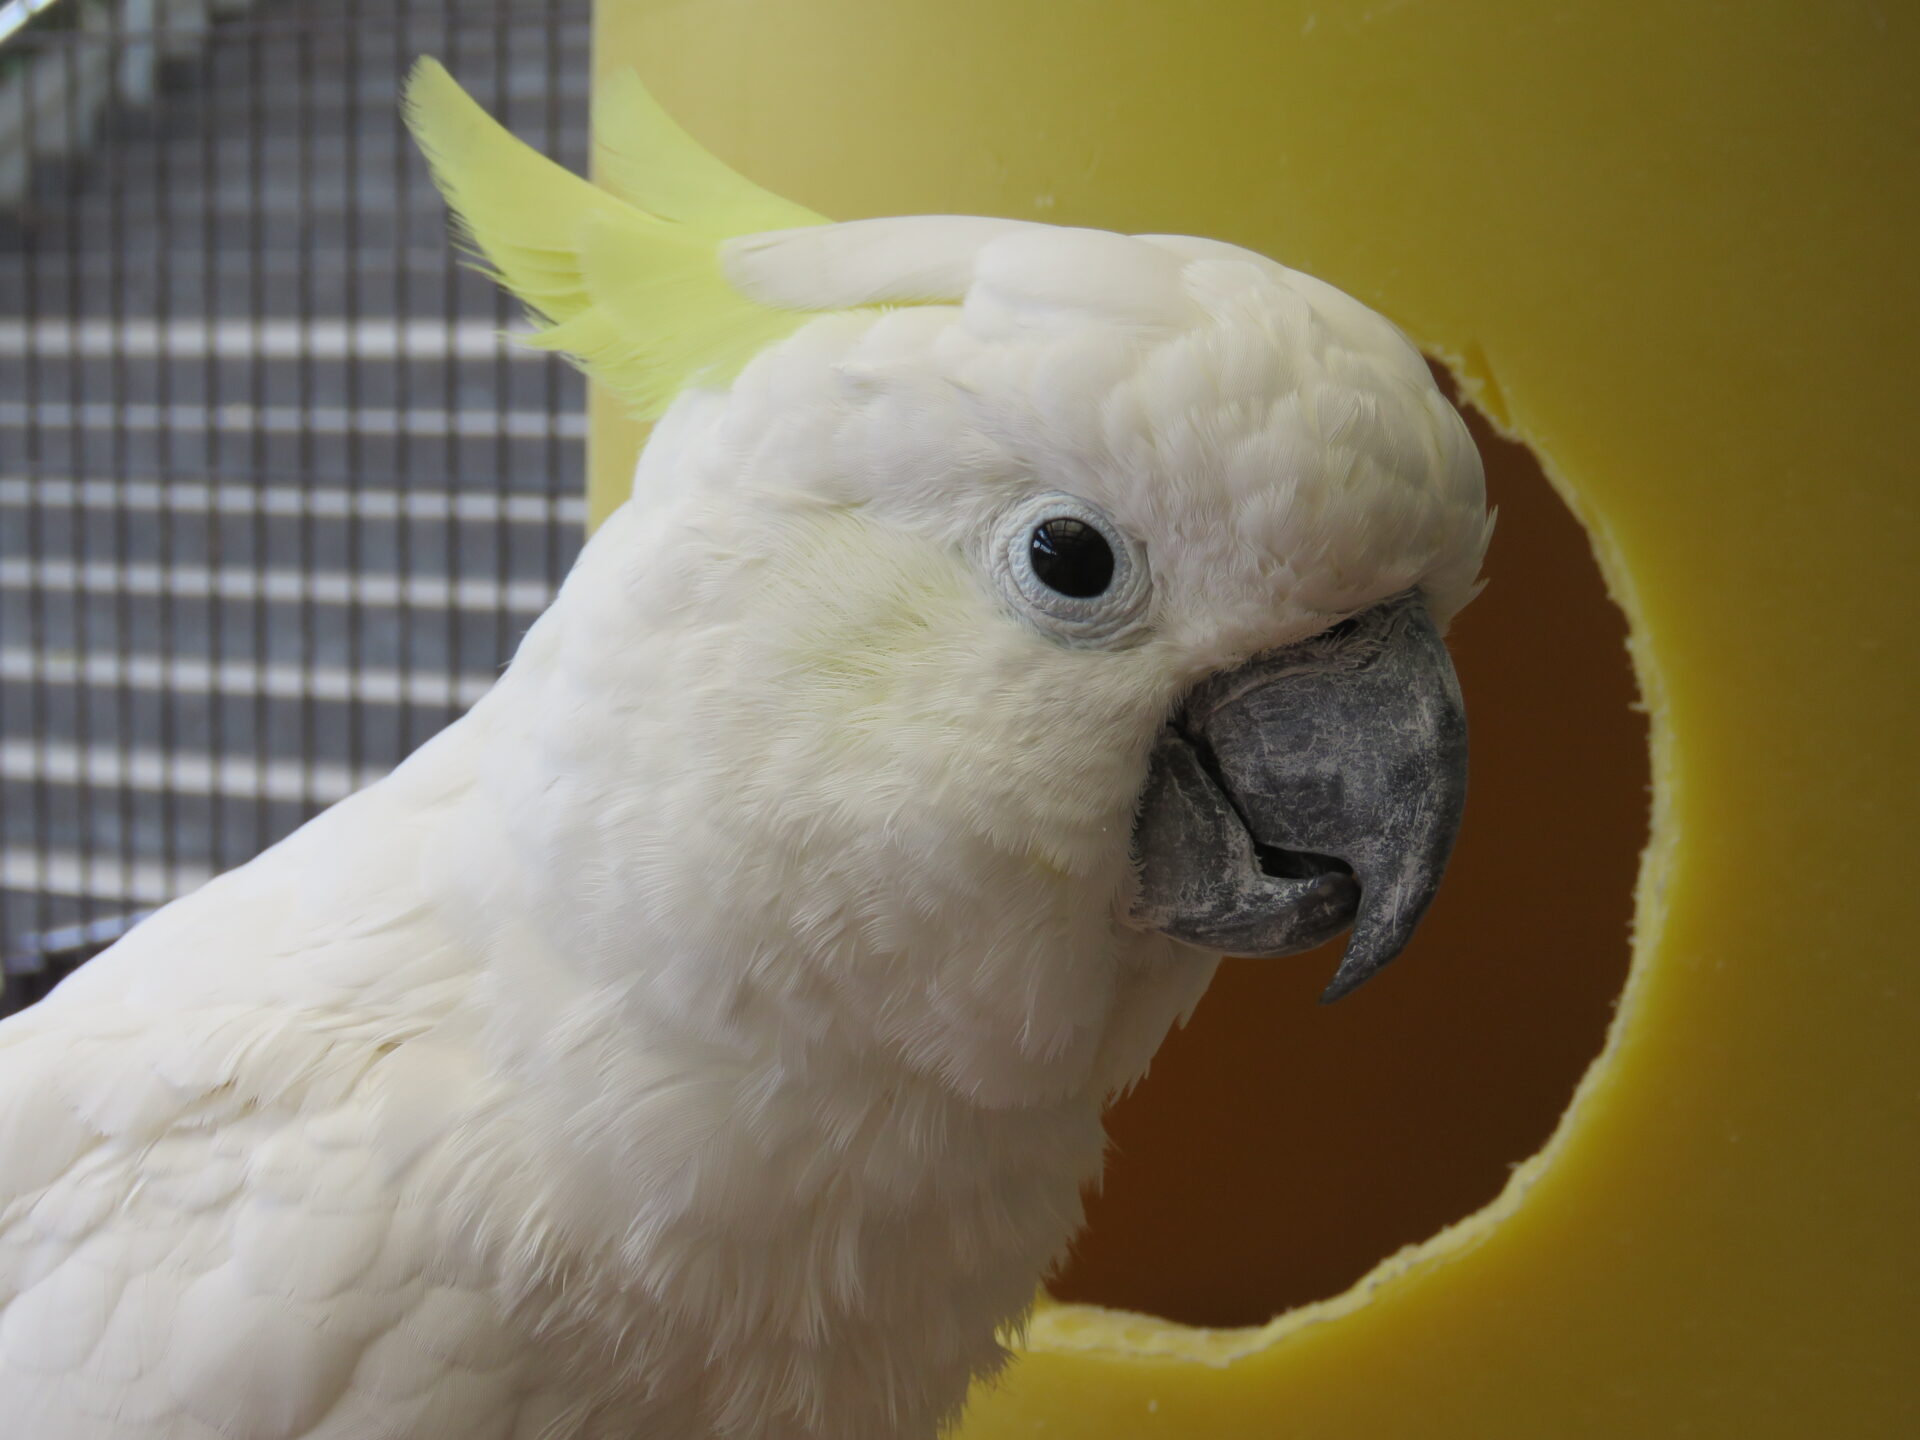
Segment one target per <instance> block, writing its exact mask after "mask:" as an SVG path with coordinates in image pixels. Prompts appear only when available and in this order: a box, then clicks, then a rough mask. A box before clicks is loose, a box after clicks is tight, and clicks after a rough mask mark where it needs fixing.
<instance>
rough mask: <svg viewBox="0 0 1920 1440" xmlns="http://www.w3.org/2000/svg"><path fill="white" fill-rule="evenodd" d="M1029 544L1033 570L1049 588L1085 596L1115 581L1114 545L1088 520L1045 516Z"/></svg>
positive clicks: (1082, 598) (1064, 516) (1066, 593)
mask: <svg viewBox="0 0 1920 1440" xmlns="http://www.w3.org/2000/svg"><path fill="white" fill-rule="evenodd" d="M1027 548H1028V551H1029V553H1030V555H1031V556H1032V561H1033V573H1034V574H1035V575H1038V576H1039V577H1040V583H1041V584H1043V585H1045V586H1046V587H1047V588H1048V589H1049V590H1058V591H1059V592H1060V593H1061V594H1062V595H1071V596H1073V597H1074V598H1075V599H1076V600H1084V599H1086V598H1088V597H1089V596H1093V595H1098V594H1101V593H1102V592H1103V591H1105V590H1106V588H1107V586H1108V585H1110V584H1112V583H1113V548H1112V547H1111V546H1110V545H1108V544H1107V537H1106V536H1104V535H1102V534H1101V533H1100V532H1099V531H1098V530H1096V529H1094V528H1093V526H1091V525H1089V524H1087V522H1086V521H1084V520H1075V519H1073V518H1072V517H1071V516H1068V515H1057V516H1055V517H1054V518H1053V519H1051V520H1043V521H1041V522H1040V524H1039V525H1038V526H1036V527H1035V529H1034V532H1033V540H1032V542H1031V544H1030V545H1029V546H1028V547H1027Z"/></svg>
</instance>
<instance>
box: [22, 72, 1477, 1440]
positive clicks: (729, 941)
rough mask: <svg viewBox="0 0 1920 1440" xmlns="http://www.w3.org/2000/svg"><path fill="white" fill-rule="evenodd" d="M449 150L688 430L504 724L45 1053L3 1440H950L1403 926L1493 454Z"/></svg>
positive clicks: (432, 746)
mask: <svg viewBox="0 0 1920 1440" xmlns="http://www.w3.org/2000/svg"><path fill="white" fill-rule="evenodd" d="M409 114H410V118H411V120H412V122H413V125H414V128H415V131H416V133H417V134H418V136H419V137H420V139H421V141H422V143H423V145H424V147H425V149H426V151H427V153H428V155H429V157H430V158H431V160H432V162H433V165H434V169H435V172H436V174H437V176H438V178H439V179H440V181H441V183H442V186H443V188H444V189H445V190H446V192H447V195H448V196H449V199H450V200H451V202H452V204H453V205H454V207H455V208H456V210H457V211H458V212H459V214H460V216H461V219H462V221H463V223H464V225H465V227H466V231H467V233H468V235H469V236H470V238H471V240H472V242H473V243H474V245H475V246H476V248H477V249H478V250H479V251H480V252H481V253H482V254H483V255H484V256H485V257H486V258H487V259H488V261H489V262H490V263H491V265H492V267H493V269H494V270H495V272H496V273H497V274H498V275H499V276H500V277H501V279H502V280H503V282H504V283H506V284H507V285H509V286H510V287H511V288H512V289H514V290H515V291H516V292H517V293H519V294H520V295H521V296H522V297H523V298H524V299H525V300H526V301H527V303H528V304H529V305H530V306H531V307H532V309H533V310H534V311H535V312H536V313H537V314H538V315H539V316H540V317H542V319H543V320H544V322H545V324H546V327H547V328H546V329H545V331H544V333H543V336H542V341H541V343H544V344H547V345H551V346H553V347H555V348H557V349H560V350H563V351H566V352H567V353H569V354H571V355H573V356H574V357H575V358H576V359H577V360H578V361H579V362H580V363H581V364H582V365H583V366H584V367H585V368H586V369H587V370H588V371H589V372H590V373H592V374H593V375H595V376H596V377H597V378H598V379H599V380H600V381H601V382H602V383H603V384H604V385H606V386H607V387H608V388H609V389H610V390H612V391H614V392H616V393H618V394H621V395H624V396H625V397H626V398H627V399H628V401H629V402H630V403H631V405H632V407H633V408H634V410H635V411H636V413H639V414H641V415H644V416H649V417H651V416H655V415H659V416H660V417H661V418H660V423H659V425H658V426H657V428H656V430H655V432H654V434H653V436H652V438H651V441H650V443H649V444H648V446H647V448H646V451H645V453H644V455H643V456H642V458H641V460H640V463H639V467H638V471H637V474H636V476H635V480H634V487H633V491H634V493H633V498H632V500H631V501H629V502H628V503H627V504H626V505H625V506H623V507H622V508H621V509H620V510H619V511H617V512H616V513H615V514H614V515H613V516H612V517H611V518H610V519H608V520H607V522H606V523H605V524H604V525H603V526H602V527H601V528H600V530H599V532H598V533H597V534H596V535H595V536H594V537H593V539H592V541H591V542H590V543H589V544H588V545H587V547H586V549H585V551H584V553H583V554H582V556H581V558H580V561H579V563H578V565H577V566H576V567H575V568H574V570H573V572H572V574H571V575H570V576H569V577H568V579H567V581H566V583H565V585H564V586H563V588H562V589H561V591H560V594H559V597H558V599H557V600H556V601H555V602H554V604H553V606H552V608H551V609H550V610H548V611H547V613H546V614H545V615H544V616H543V617H542V618H541V619H540V620H539V621H538V622H537V623H536V624H535V625H534V626H533V627H532V628H531V629H530V630H529V632H528V633H527V636H526V638H525V641H524V643H523V644H522V645H521V647H520V650H519V653H518V655H517V656H516V657H515V659H514V661H513V663H512V664H511V666H510V667H508V669H507V670H506V672H505V674H504V675H503V676H502V678H501V679H500V681H499V683H498V684H497V685H496V686H495V687H494V688H493V689H492V691H491V692H490V693H489V694H487V695H486V696H485V697H484V698H483V699H482V700H480V702H479V703H478V704H476V705H475V706H474V708H473V710H472V711H471V713H469V714H468V715H467V716H466V717H465V718H464V719H462V720H460V721H459V722H458V723H456V724H454V725H452V726H450V727H449V728H448V729H447V730H446V731H445V732H444V733H442V734H441V735H439V736H438V737H437V738H436V739H434V740H432V741H431V742H429V743H428V744H427V745H425V746H424V747H422V749H421V750H420V751H419V752H418V753H417V754H415V755H414V756H413V757H412V758H410V759H409V760H407V761H406V762H405V763H404V764H403V765H401V766H400V767H399V768H398V769H397V770H396V771H395V772H394V773H393V774H392V775H391V776H389V777H388V778H387V779H385V780H383V781H381V782H380V783H378V784H375V785H372V786H370V787H368V788H367V789H365V790H363V791H361V792H360V793H359V794H357V795H354V796H353V797H351V798H350V799H348V800H345V801H343V802H342V803H340V804H339V805H336V806H335V807H333V808H332V809H331V810H329V811H327V812H326V813H325V814H323V815H321V816H320V817H319V818H317V819H315V820H314V821H313V822H312V823H310V824H308V825H307V826H305V827H304V828H303V829H301V830H300V831H298V832H297V833H296V834H294V835H293V836H292V837H290V838H289V839H287V840H286V841H284V842H282V843H281V844H279V845H276V846H275V847H273V848H272V849H270V850H268V851H267V852H266V853H265V854H263V855H261V856H260V857H259V858H258V859H256V860H254V861H252V862H251V863H249V864H247V865H244V866H242V867H240V868H239V869H237V870H235V871H233V872H231V873H229V874H227V875H223V876H221V877H220V878H218V879H216V880H214V881H213V882H212V883H210V884H208V885H207V886H206V887H205V888H203V889H201V890H199V891H198V892H196V893H194V894H192V895H189V896H187V897H186V898H184V899H181V900H178V901H175V902H174V903H173V904H171V905H168V906H167V907H166V908H164V909H163V910H161V911H160V912H159V913H157V914H155V915H154V916H153V917H152V918H151V919H149V920H147V921H146V922H144V923H143V924H142V925H140V926H139V927H138V928H137V929H135V930H134V931H133V932H132V933H131V934H130V935H129V936H128V937H127V938H126V939H124V940H122V941H121V942H120V943H119V944H118V945H116V946H115V947H113V948H112V949H111V950H110V951H108V952H107V953H105V954H103V955H101V956H100V957H99V958H97V959H95V960H94V961H93V962H92V963H90V964H89V965H87V966H86V967H85V968H83V969H82V970H81V971H79V972H78V973H77V974H76V975H75V976H73V977H72V978H71V979H69V980H68V981H67V982H66V983H65V984H63V985H61V986H60V987H59V988H58V989H57V990H56V991H55V992H54V993H53V994H52V995H51V996H50V997H48V998H47V999H46V1000H45V1001H43V1002H42V1003H41V1004H40V1005H38V1006H37V1007H35V1008H33V1009H32V1010H29V1011H27V1012H25V1013H23V1014H21V1015H19V1016H17V1017H15V1018H14V1019H11V1020H9V1021H7V1022H6V1023H5V1024H4V1025H3V1026H0V1096H3V1097H4V1108H0V1431H4V1433H5V1434H6V1435H7V1436H9V1437H14V1436H17V1437H21V1440H110V1437H111V1440H158V1437H166V1440H215V1437H224V1440H296V1437H297V1440H322V1437H327V1440H509V1437H512V1440H573V1437H606V1440H615V1437H617V1440H707V1437H730V1440H773V1437H790V1440H799V1437H833V1440H882V1437H885V1440H915V1437H926V1436H930V1435H932V1434H933V1433H934V1432H935V1431H936V1429H937V1428H938V1427H939V1426H940V1425H941V1424H942V1423H943V1422H944V1421H947V1420H949V1419H950V1418H951V1417H953V1416H954V1414H955V1413H956V1411H957V1408H958V1407H959V1405H960V1404H961V1401H962V1398H963V1396H964V1395H965V1393H966V1390H967V1387H968V1384H969V1382H970V1381H971V1380H972V1379H974V1378H975V1377H978V1376H982V1375H984V1374H987V1373H989V1372H991V1371H992V1370H993V1369H994V1368H995V1366H996V1365H998V1364H999V1363H1000V1362H1001V1360H1002V1359H1003V1358H1004V1354H1005V1352H1004V1350H1003V1348H1002V1342H1003V1341H1004V1339H1005V1338H1006V1336H1007V1334H1008V1327H1010V1326H1013V1325H1017V1323H1018V1321H1019V1319H1020V1317H1021V1316H1022V1315H1023V1313H1024V1312H1025V1310H1026V1309H1027V1307H1028V1305H1029V1302H1030V1301H1031V1299H1032V1297H1033V1295H1034V1292H1035V1288H1036V1285H1037V1284H1038V1282H1039V1280H1040V1279H1041V1277H1042V1276H1043V1274H1044V1273H1045V1271H1046V1269H1047V1267H1048V1265H1049V1264H1050V1263H1051V1262H1053V1261H1055V1260H1056V1259H1057V1258H1058V1257H1059V1256H1060V1255H1061V1254H1062V1252H1063V1249H1064V1247H1065V1245H1066V1244H1067V1242H1068V1240H1069V1238H1070V1237H1071V1236H1072V1235H1073V1233H1074V1230H1075V1227H1076V1225H1077V1224H1078V1223H1079V1221H1080V1217H1081V1192H1082V1187H1084V1186H1086V1185H1088V1184H1089V1183H1090V1182H1092V1181H1093V1180H1094V1179H1095V1178H1096V1177H1097V1176H1098V1175H1099V1173H1100V1167H1101V1159H1102V1143H1103V1141H1102V1131H1101V1110H1102V1106H1103V1105H1104V1104H1105V1102H1106V1101H1107V1100H1108V1099H1109V1098H1110V1097H1111V1096H1112V1095H1113V1094H1114V1093H1115V1092H1116V1091H1117V1090H1119V1089H1122V1088H1124V1087H1125V1086H1127V1085H1128V1084H1129V1083H1131V1082H1132V1081H1133V1080H1134V1079H1135V1078H1136V1077H1138V1076H1139V1075H1140V1074H1141V1073H1142V1072H1143V1071H1144V1069H1145V1068H1146V1065H1147V1063H1148V1060H1149V1059H1150V1057H1151V1056H1152V1055H1153V1053H1154V1049H1155V1047H1156V1046H1157V1045H1158V1044H1159V1043H1160V1040H1161V1038H1162V1037H1163V1036H1164V1035H1165V1033H1166V1032H1167V1030H1168V1028H1169V1027H1170V1026H1172V1025H1174V1024H1176V1023H1178V1022H1179V1021H1180V1020H1181V1019H1182V1018H1183V1017H1184V1016H1185V1015H1186V1014H1187V1013H1188V1012H1189V1011H1190V1009H1191V1008H1192V1007H1193V1005H1194V1004H1195V1003H1196V1002H1197V1001H1198V1000H1199V998H1200V995H1201V992H1202V991H1204V990H1205V989H1206V987H1207V982H1208V980H1209V978H1210V977H1211V976H1212V974H1213V971H1214V968H1215V965H1216V963H1217V955H1218V953H1220V952H1221V951H1227V952H1232V953H1242V954H1266V955H1275V954H1284V953H1290V952H1293V951H1297V950H1300V949H1303V948H1305V947H1307V946H1310V945H1313V944H1317V943H1319V942H1321V941H1324V940H1326V939H1329V938H1331V937H1333V936H1334V935H1336V934H1338V933H1339V932H1340V931H1341V930H1342V929H1344V928H1346V927H1347V926H1349V925H1351V926H1352V927H1353V936H1352V938H1351V940H1350V942H1349V944H1348V948H1347V952H1346V956H1345V959H1344V960H1343V962H1342V965H1341V968H1340V971H1339V973H1338V975H1337V976H1336V977H1335V979H1334V982H1333V988H1334V991H1335V992H1338V991H1341V990H1344V989H1346V988H1349V987H1350V986H1351V985H1353V984H1355V983H1358V981H1359V980H1361V979H1363V978H1364V977H1365V976H1366V975H1367V974H1369V973H1370V972H1371V971H1373V970H1374V969H1376V968H1377V967H1378V966H1379V965H1381V964H1383V963H1384V962H1385V961H1386V960H1387V959H1389V958H1391V956H1392V955H1393V954H1394V953H1395V952H1396V951H1397V950H1398V949H1399V948H1400V947H1401V946H1402V945H1403V944H1404V943H1405V941H1406V938H1407V936H1408V934H1409V933H1410V932H1411V930H1412V928H1413V926H1414V924H1415V923H1416V922H1417V921H1418V919H1419V917H1420V914H1421V912H1422V910H1423V909H1424V907H1425V905H1426V902H1427V900H1428V898H1429V897H1430V895H1431V894H1432V891H1433V888H1434V886H1435V884H1436V883H1437V881H1438V877H1439V872H1440V869H1441V867H1442V865H1443V864H1444V862H1445V858H1446V853H1447V850H1448V847H1449V845H1450V843H1451V839H1452V835H1453V831H1454V828H1455V826H1456V824H1457V820H1458V815H1459V809H1460V804H1461V799H1462V793H1463V789H1464V784H1465V760H1464V725H1463V720H1462V718H1461V711H1460V701H1459V693H1458V688H1457V685H1456V684H1455V681H1454V677H1453V672H1452V670H1451V668H1450V666H1449V664H1448V661H1447V657H1446V652H1445V649H1444V647H1443V646H1442V644H1441V642H1440V639H1439V633H1440V630H1441V629H1442V628H1443V627H1444V626H1445V624H1446V623H1447V621H1448V620H1449V618H1450V617H1451V616H1452V615H1453V614H1454V612H1455V611H1456V610H1457V609H1459V607H1460V606H1461V605H1462V604H1463V603H1464V602H1465V601H1466V600H1467V599H1468V598H1469V596H1470V595H1471V594H1472V592H1473V590H1474V587H1475V576H1476V574H1477V572H1478V569H1479V565H1480V561H1481V556H1482V553H1483V550H1484V547H1485V543H1486V538H1487V533H1488V524H1489V521H1488V516H1487V513H1486V507H1485V500H1484V496H1483V487H1482V480H1481V472H1480V466H1479V462H1478V459H1477V457H1476V455H1475V453H1474V449H1473V446H1472V444H1471V442H1470V441H1469V439H1468V436H1467V433H1466V431H1465V429H1464V427H1463V425H1462V424H1461V421H1460V419H1459V417H1458V416H1457V415H1456V414H1455V413H1454V411H1453V410H1452V409H1451V408H1450V407H1449V406H1448V404H1447V403H1446V401H1445V399H1444V398H1443V397H1442V396H1441V394H1440V393H1439V392H1438V391H1437V390H1436V389H1435V387H1434V385H1433V384H1432V382H1431V380H1430V377H1429V375H1428V372H1427V370H1426V367H1425V366H1424V364H1423V363H1422V361H1421V359H1420V356H1419V355H1418V354H1416V353H1415V351H1414V350H1413V348H1412V347H1411V346H1410V345H1409V344H1408V343H1407V342H1406V341H1405V340H1404V339H1403V338H1402V337H1401V336H1400V334H1399V333H1398V332H1397V331H1395V329H1394V328H1393V327H1392V326H1391V325H1389V324H1388V323H1387V322H1386V321H1385V320H1383V319H1381V318H1380V317H1379V316H1377V315H1375V314H1373V313H1371V312H1370V311H1368V310H1367V309H1365V308H1364V307H1363V306H1361V305H1360V304H1358V303H1357V302H1355V301H1354V300H1352V299H1350V298H1348V297H1347V296H1345V295H1343V294H1341V293H1339V292H1338V291H1336V290H1334V289H1332V288H1330V287H1329V286H1327V285H1325V284H1323V283H1321V282H1319V281H1317V280H1313V279H1310V278H1308V277H1307V276H1305V275H1302V274H1299V273H1297V272H1295V271H1291V270H1288V269H1286V268H1285V267H1283V266H1281V265H1278V264H1276V263H1274V262H1273V261H1271V260H1268V259H1265V258H1262V257H1261V256H1259V255H1255V254H1252V253H1249V252H1248V251H1246V250H1242V249H1239V248H1236V247H1235V246H1232V245H1227V244H1222V243H1218V242H1215V241H1210V240H1199V239H1189V238H1183V237H1173V236H1158V235H1149V236H1125V235H1118V234H1108V233H1103V232H1097V231H1092V230H1076V229H1063V228H1056V227H1051V226H1046V225H1038V224H1029V223H1022V222H1015V221H1008V220H995V219H982V218H973V217H947V216H929V217H916V218H904V219H892V220H869V221H860V222H855V223H850V224H839V225H835V224H828V223H825V222H824V221H822V220H820V218H819V217H818V216H815V215H812V214H810V213H809V212H807V211H805V210H803V209H801V208H800V207H798V206H796V205H793V204H790V203H788V202H786V201H783V200H780V199H778V198H776V197H774V196H771V195H769V194H767V193H766V192H764V191H761V190H759V189H757V188H755V187H754V186H753V185H751V184H750V183H748V182H747V181H745V180H743V179H741V178H740V177H738V176H737V175H735V174H733V173H732V172H731V171H729V170H727V169H726V168H725V167H724V166H723V165H721V164H720V162H718V161H717V160H715V159H713V158H712V157H711V156H709V155H708V154H706V153H705V152H704V151H702V150H701V149H700V148H699V147H698V146H697V145H695V144H694V142H693V141H691V140H690V139H688V138H687V137H686V136H685V135H684V134H683V133H682V132H681V131H679V130H678V128H677V127H675V126H674V125H673V123H672V122H671V121H670V120H668V119H667V118H666V117H665V116H664V114H662V113H661V112H660V110H659V109H658V107H657V106H656V105H655V104H654V103H653V101H652V100H651V99H650V98H649V97H648V96H647V95H646V93H645V92H644V90H642V89H641V87H640V85H639V82H638V81H637V80H636V79H634V78H633V77H631V76H628V77H626V78H625V79H621V80H616V81H615V82H614V83H612V84H611V85H610V86H608V87H607V89H606V98H605V99H604V101H603V103H602V105H601V110H600V113H599V115H598V116H597V117H596V122H597V123H596V128H597V130H598V134H599V142H600V145H601V147H602V150H601V162H602V167H603V173H604V182H605V183H604V188H602V187H600V186H595V185H590V184H588V183H587V182H586V181H584V180H581V179H579V178H577V177H574V176H572V175H569V174H567V173H565V172H564V171H562V170H560V169H558V168H557V167H555V166H553V165H551V164H550V163H549V162H547V161H545V160H544V159H542V158H540V157H539V156H537V155H536V154H534V153H533V152H532V151H530V150H527V149H525V148H524V147H522V146H520V145H519V144H518V143H517V142H515V141H514V140H512V139H511V138H510V137H509V136H508V135H506V134H505V132H504V131H502V130H500V129H499V128H498V127H497V126H496V125H494V123H493V122H492V121H491V120H489V119H488V118H487V117H486V116H485V114H484V113H483V112H482V111H480V110H479V109H478V107H476V106H475V105H474V104H473V102H472V101H471V100H470V99H469V98H468V97H467V96H466V95H465V94H464V93H462V92H461V91H460V90H459V89H458V88H457V87H456V86H455V85H454V83H453V81H452V80H451V79H450V78H448V76H447V75H446V73H445V72H444V71H442V70H441V69H440V68H439V67H438V66H436V65H433V64H432V63H430V62H423V64H422V65H421V66H420V67H419V68H418V69H417V70H416V72H415V75H414V77H413V80H412V82H411V86H410V92H409Z"/></svg>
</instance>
